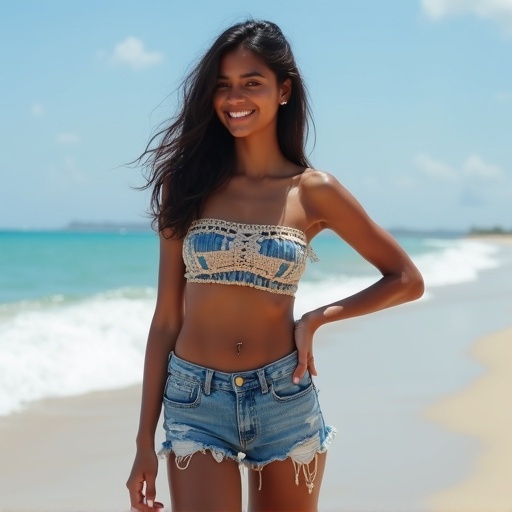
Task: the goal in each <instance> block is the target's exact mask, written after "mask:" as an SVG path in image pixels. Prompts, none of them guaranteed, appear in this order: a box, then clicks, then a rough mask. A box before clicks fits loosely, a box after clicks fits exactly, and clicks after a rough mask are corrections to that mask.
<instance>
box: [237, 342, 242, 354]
mask: <svg viewBox="0 0 512 512" xmlns="http://www.w3.org/2000/svg"><path fill="white" fill-rule="evenodd" d="M242 345H243V342H241V341H239V342H238V343H237V344H236V353H237V354H238V355H240V351H241V350H242Z"/></svg>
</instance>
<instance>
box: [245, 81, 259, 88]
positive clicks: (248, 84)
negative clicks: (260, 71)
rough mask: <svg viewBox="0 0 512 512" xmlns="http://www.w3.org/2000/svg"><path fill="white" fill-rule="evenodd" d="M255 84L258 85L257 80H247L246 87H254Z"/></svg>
mask: <svg viewBox="0 0 512 512" xmlns="http://www.w3.org/2000/svg"><path fill="white" fill-rule="evenodd" d="M255 85H260V84H259V82H247V86H248V87H254V86H255Z"/></svg>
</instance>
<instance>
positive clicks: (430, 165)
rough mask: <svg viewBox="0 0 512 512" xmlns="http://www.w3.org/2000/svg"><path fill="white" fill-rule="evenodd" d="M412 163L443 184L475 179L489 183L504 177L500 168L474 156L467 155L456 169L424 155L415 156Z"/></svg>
mask: <svg viewBox="0 0 512 512" xmlns="http://www.w3.org/2000/svg"><path fill="white" fill-rule="evenodd" d="M413 162H414V164H415V165H416V166H417V167H419V168H420V169H421V170H422V171H423V173H424V174H426V175H427V176H430V177H431V178H434V179H436V180H439V181H444V182H447V181H450V182H463V181H467V180H468V179H471V180H472V179H475V178H476V179H478V180H485V181H486V182H487V183H490V182H498V181H500V180H501V179H502V178H504V177H505V173H504V172H503V170H502V169H501V167H499V166H498V165H494V164H490V163H488V162H485V161H484V160H483V158H482V157H481V156H479V155H476V154H474V155H469V156H468V157H467V158H466V160H465V161H464V163H463V164H462V165H461V166H460V167H457V168H455V167H452V166H450V165H449V164H447V163H445V162H442V161H441V160H435V159H434V158H432V157H430V156H429V155H427V154H426V153H421V154H419V155H417V156H416V157H415V158H414V160H413ZM479 183H481V181H479Z"/></svg>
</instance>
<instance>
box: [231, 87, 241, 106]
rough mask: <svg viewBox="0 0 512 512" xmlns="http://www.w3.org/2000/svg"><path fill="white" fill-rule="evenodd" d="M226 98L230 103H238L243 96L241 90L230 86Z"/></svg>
mask: <svg viewBox="0 0 512 512" xmlns="http://www.w3.org/2000/svg"><path fill="white" fill-rule="evenodd" d="M227 99H228V101H230V102H231V103H240V102H242V101H244V99H245V97H244V94H243V91H242V90H241V89H240V88H239V87H231V88H230V90H229V94H228V98H227Z"/></svg>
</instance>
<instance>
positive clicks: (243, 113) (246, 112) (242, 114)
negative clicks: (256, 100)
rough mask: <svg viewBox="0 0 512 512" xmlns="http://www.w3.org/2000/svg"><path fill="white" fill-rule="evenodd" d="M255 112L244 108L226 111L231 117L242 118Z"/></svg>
mask: <svg viewBox="0 0 512 512" xmlns="http://www.w3.org/2000/svg"><path fill="white" fill-rule="evenodd" d="M254 112H255V111H254V110H242V111H240V112H226V114H227V116H228V117H230V118H231V119H240V118H242V117H247V116H250V115H251V114H252V113H254Z"/></svg>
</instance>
